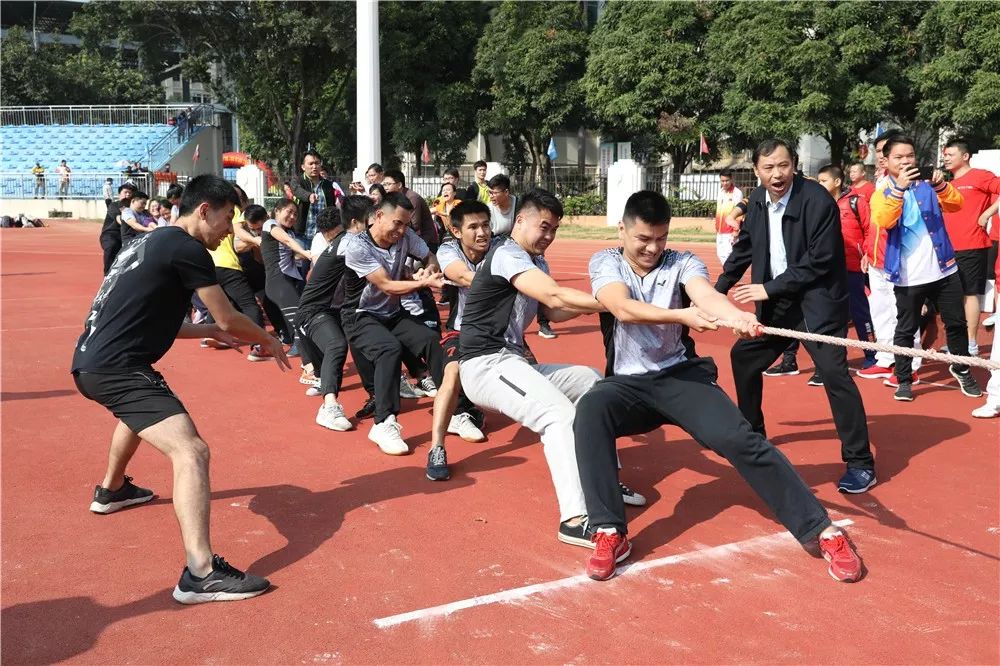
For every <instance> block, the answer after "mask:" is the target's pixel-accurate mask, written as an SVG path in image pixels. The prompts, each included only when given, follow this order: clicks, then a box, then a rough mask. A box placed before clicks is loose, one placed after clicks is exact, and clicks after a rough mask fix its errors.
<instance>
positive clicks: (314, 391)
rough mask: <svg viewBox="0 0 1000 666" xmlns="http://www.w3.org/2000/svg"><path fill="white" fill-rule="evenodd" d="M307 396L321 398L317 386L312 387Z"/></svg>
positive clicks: (307, 390)
mask: <svg viewBox="0 0 1000 666" xmlns="http://www.w3.org/2000/svg"><path fill="white" fill-rule="evenodd" d="M306 395H307V396H308V397H310V398H316V397H318V396H319V389H318V388H316V387H315V386H310V387H309V388H307V389H306Z"/></svg>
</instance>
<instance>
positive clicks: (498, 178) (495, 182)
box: [486, 173, 510, 190]
mask: <svg viewBox="0 0 1000 666" xmlns="http://www.w3.org/2000/svg"><path fill="white" fill-rule="evenodd" d="M486 187H488V188H490V189H491V190H492V189H495V188H498V187H502V188H503V189H505V190H509V189H510V178H508V177H507V176H506V175H504V174H502V173H498V174H497V175H495V176H493V177H492V178H490V179H489V180H488V181H487V182H486Z"/></svg>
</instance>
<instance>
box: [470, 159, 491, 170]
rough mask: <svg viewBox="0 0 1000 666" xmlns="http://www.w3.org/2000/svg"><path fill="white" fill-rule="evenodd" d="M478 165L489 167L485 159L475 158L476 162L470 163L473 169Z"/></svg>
mask: <svg viewBox="0 0 1000 666" xmlns="http://www.w3.org/2000/svg"><path fill="white" fill-rule="evenodd" d="M479 167H489V165H488V164H487V163H486V161H485V160H476V163H475V164H473V165H472V168H473V169H478V168H479Z"/></svg>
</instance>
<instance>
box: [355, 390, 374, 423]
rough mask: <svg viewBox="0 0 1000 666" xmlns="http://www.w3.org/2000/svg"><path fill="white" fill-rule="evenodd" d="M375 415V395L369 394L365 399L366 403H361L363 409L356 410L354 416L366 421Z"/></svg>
mask: <svg viewBox="0 0 1000 666" xmlns="http://www.w3.org/2000/svg"><path fill="white" fill-rule="evenodd" d="M374 415H375V396H373V395H370V396H368V399H367V400H365V404H363V405H361V409H359V410H358V411H357V412H355V414H354V418H356V419H357V420H359V421H364V420H365V419H367V418H371V417H372V416H374Z"/></svg>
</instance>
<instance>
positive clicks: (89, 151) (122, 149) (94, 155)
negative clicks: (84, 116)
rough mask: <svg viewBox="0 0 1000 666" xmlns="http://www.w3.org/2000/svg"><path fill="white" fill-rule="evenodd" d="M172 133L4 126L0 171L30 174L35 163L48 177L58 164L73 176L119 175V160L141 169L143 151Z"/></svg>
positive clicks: (166, 129)
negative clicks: (63, 164)
mask: <svg viewBox="0 0 1000 666" xmlns="http://www.w3.org/2000/svg"><path fill="white" fill-rule="evenodd" d="M172 130H173V127H171V126H170V125H167V124H157V125H6V126H3V127H0V171H2V172H7V173H12V172H30V171H31V168H32V167H33V166H35V162H36V161H38V162H41V164H42V166H44V167H45V168H46V170H47V171H49V172H50V173H52V172H54V170H55V167H56V166H57V165H58V164H59V162H60V160H66V162H67V163H68V164H69V166H70V168H72V169H73V171H75V172H82V171H91V172H114V171H119V170H120V169H121V165H120V163H121V161H122V160H127V161H130V162H131V161H136V160H139V161H141V162H142V163H143V164H144V165H145V164H146V158H145V154H146V149H147V148H148V147H149V146H152V145H154V144H156V143H157V142H158V141H160V140H161V139H162V138H163V137H165V136H166V135H167V134H169V133H170V132H171V131H172ZM153 166H154V167H155V166H158V165H153Z"/></svg>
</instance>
